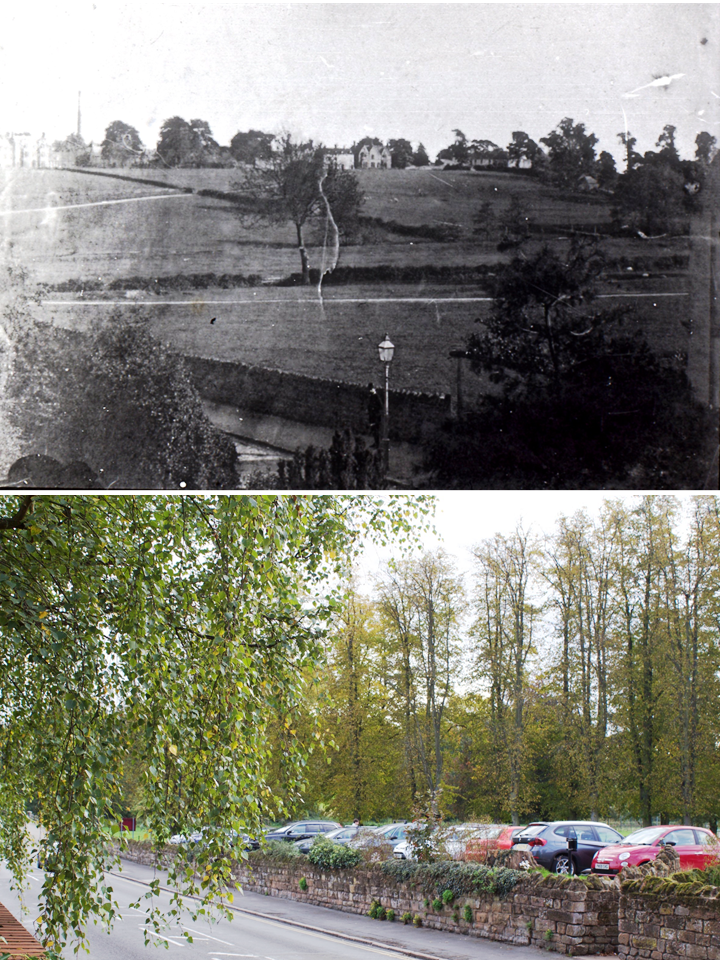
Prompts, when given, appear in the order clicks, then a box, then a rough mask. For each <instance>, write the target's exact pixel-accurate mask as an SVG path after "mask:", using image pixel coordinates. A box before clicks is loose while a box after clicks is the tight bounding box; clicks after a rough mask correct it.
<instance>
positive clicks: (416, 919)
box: [413, 913, 422, 927]
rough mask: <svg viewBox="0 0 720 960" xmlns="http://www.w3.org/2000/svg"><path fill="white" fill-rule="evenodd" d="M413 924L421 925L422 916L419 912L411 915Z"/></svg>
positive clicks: (415, 925)
mask: <svg viewBox="0 0 720 960" xmlns="http://www.w3.org/2000/svg"><path fill="white" fill-rule="evenodd" d="M413 926H414V927H421V926H422V917H421V916H420V914H419V913H416V914H415V916H414V917H413Z"/></svg>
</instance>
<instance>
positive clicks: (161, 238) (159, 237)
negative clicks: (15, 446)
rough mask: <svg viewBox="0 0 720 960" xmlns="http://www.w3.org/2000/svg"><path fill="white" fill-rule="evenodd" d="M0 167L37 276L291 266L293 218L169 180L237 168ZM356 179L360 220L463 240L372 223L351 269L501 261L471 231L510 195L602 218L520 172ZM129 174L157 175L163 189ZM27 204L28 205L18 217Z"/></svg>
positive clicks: (262, 271) (394, 173)
mask: <svg viewBox="0 0 720 960" xmlns="http://www.w3.org/2000/svg"><path fill="white" fill-rule="evenodd" d="M4 174H5V177H6V180H5V183H4V186H3V191H2V198H3V203H2V206H1V207H0V221H1V222H2V230H3V237H4V239H5V241H6V243H8V242H12V244H13V255H14V257H15V258H16V260H17V261H18V262H20V263H22V264H24V265H25V266H26V267H27V268H28V269H29V272H30V276H31V280H34V281H35V282H38V283H45V284H57V283H61V282H63V281H68V280H73V281H83V280H91V279H92V280H94V281H101V282H102V283H104V284H109V283H111V282H112V281H113V280H117V279H120V278H123V277H148V278H151V277H157V276H173V275H190V274H197V273H215V274H216V275H221V274H225V273H227V274H244V275H250V274H254V275H256V276H258V277H260V278H263V279H269V280H275V279H279V278H281V277H285V276H288V275H289V274H290V273H293V272H297V271H298V270H299V257H298V253H297V250H296V241H295V234H294V228H293V227H292V226H291V225H282V226H279V227H268V226H263V225H262V224H253V225H248V223H247V222H243V221H242V220H241V219H240V218H239V217H238V215H237V212H236V209H235V208H234V206H233V205H232V204H231V203H229V202H228V201H223V200H217V199H212V198H208V197H200V196H198V195H196V194H186V193H182V192H180V191H179V190H178V189H173V188H172V187H170V186H169V185H170V184H172V185H174V187H176V188H178V187H179V188H183V187H190V188H192V189H193V190H200V189H204V188H207V189H227V188H228V187H229V186H231V184H232V181H233V180H234V179H237V177H238V176H239V175H240V174H239V172H238V171H236V170H171V171H167V170H151V171H148V170H138V171H135V172H133V171H131V170H123V171H121V172H120V173H119V176H118V177H117V178H116V177H114V176H107V175H98V174H93V173H87V172H76V171H65V170H34V169H30V170H28V169H20V170H10V171H4ZM358 176H359V177H360V180H361V183H362V185H363V189H364V190H365V192H366V195H367V200H366V204H365V208H366V213H367V215H368V216H373V217H380V218H382V219H384V220H385V221H390V220H394V221H396V222H398V223H403V224H412V225H422V224H427V225H430V226H436V225H438V224H445V223H452V224H456V225H460V227H461V228H462V230H463V235H462V238H461V239H460V240H458V241H456V242H443V243H438V242H433V241H429V240H427V239H422V238H420V237H413V236H398V235H397V234H393V233H392V232H390V231H386V230H383V229H382V228H373V230H372V231H368V232H367V234H366V236H365V238H364V241H363V242H359V243H356V244H353V245H348V246H345V247H343V248H342V250H341V261H340V262H341V263H342V264H345V265H349V266H373V265H379V264H394V265H409V266H422V265H424V264H436V265H464V264H478V263H495V262H501V261H502V260H506V259H508V258H509V257H510V255H511V254H510V253H506V254H504V255H503V254H500V253H498V251H497V247H496V244H495V243H494V242H490V243H488V242H480V241H479V239H478V238H477V237H476V236H473V234H472V227H473V217H474V215H475V212H476V210H477V208H478V207H479V205H480V203H481V202H482V201H483V199H490V200H491V201H492V202H493V204H494V205H495V207H496V208H497V209H498V211H499V212H500V211H501V210H502V208H504V207H506V206H507V204H508V203H509V202H510V197H511V195H512V194H513V193H519V194H523V195H524V196H526V197H527V198H528V205H529V206H531V207H532V217H533V218H534V219H535V220H536V222H538V223H546V224H547V223H549V224H556V223H558V222H562V223H566V224H572V223H583V224H585V225H588V224H590V223H591V222H602V220H603V219H605V220H607V217H608V209H607V207H606V206H604V205H600V206H598V205H597V204H596V203H592V202H590V201H589V200H588V201H587V202H583V203H572V202H569V201H567V200H563V199H562V198H561V197H559V196H558V195H557V192H556V191H554V190H553V189H551V188H548V187H544V186H542V185H540V184H537V183H535V182H534V181H531V180H529V179H528V178H527V177H522V176H512V175H509V174H499V173H488V174H470V173H464V172H447V173H446V172H444V171H435V170H413V171H403V170H390V171H377V170H367V171H358ZM133 177H136V178H143V177H150V178H153V179H154V178H157V179H159V180H162V181H163V182H166V183H167V184H168V187H167V188H163V187H157V186H154V185H150V184H146V183H141V182H138V181H137V179H136V180H133ZM118 201H122V202H118ZM125 201H127V202H125ZM64 207H72V209H62V208H64ZM26 210H29V211H31V212H27V213H26V212H20V211H26ZM307 233H308V236H307V241H306V242H307V243H308V246H309V247H310V260H311V264H313V265H319V262H320V253H321V252H320V249H319V248H318V246H317V244H319V243H320V238H319V236H318V235H317V233H315V235H314V234H313V231H312V230H308V231H307ZM314 244H315V246H313V245H314ZM683 244H684V241H683V239H682V238H681V239H680V240H670V241H660V242H659V243H657V244H646V245H644V246H643V245H642V244H640V245H638V242H637V241H635V242H633V241H630V240H615V239H613V240H608V241H606V247H607V250H608V255H609V256H611V257H614V258H619V257H628V258H632V257H637V256H638V255H644V256H649V257H651V258H652V257H653V256H657V255H666V256H670V255H672V254H673V253H675V252H677V251H678V249H679V248H682V246H683Z"/></svg>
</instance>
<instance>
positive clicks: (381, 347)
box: [378, 334, 395, 474]
mask: <svg viewBox="0 0 720 960" xmlns="http://www.w3.org/2000/svg"><path fill="white" fill-rule="evenodd" d="M378 353H379V354H380V362H381V363H384V364H385V406H384V410H383V429H382V451H383V467H384V469H385V473H386V474H387V472H388V468H389V465H390V431H389V423H390V421H389V414H390V407H389V397H390V387H389V383H390V364H391V363H392V358H393V354H394V353H395V344H394V343H392V342H391V340H390V337H389V336H388V335H387V334H385V339H384V340H383V342H382V343H379V344H378Z"/></svg>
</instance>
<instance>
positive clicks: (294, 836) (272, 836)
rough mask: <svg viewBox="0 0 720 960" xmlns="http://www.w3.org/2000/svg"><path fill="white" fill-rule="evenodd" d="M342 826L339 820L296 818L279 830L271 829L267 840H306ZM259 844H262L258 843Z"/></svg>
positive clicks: (267, 834)
mask: <svg viewBox="0 0 720 960" xmlns="http://www.w3.org/2000/svg"><path fill="white" fill-rule="evenodd" d="M340 827H342V824H341V823H338V822H337V820H296V821H294V823H288V824H287V825H286V826H284V827H278V828H277V830H269V831H268V832H267V833H266V834H265V839H266V840H268V841H269V840H287V842H288V843H293V842H294V841H295V840H306V839H308V838H311V837H312V838H314V837H316V836H317V835H318V834H320V833H329V832H330V831H331V830H339V829H340ZM257 846H260V844H259V843H258V844H257Z"/></svg>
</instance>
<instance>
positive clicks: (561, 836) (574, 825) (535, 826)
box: [513, 820, 623, 873]
mask: <svg viewBox="0 0 720 960" xmlns="http://www.w3.org/2000/svg"><path fill="white" fill-rule="evenodd" d="M622 839H623V838H622V834H620V833H618V832H617V830H613V828H612V827H610V826H608V825H607V823H596V822H595V821H594V820H553V821H551V822H548V821H542V822H536V823H531V824H529V825H528V826H527V827H526V828H525V829H524V830H522V831H520V833H516V834H515V836H514V837H513V847H516V846H518V844H527V845H528V846H529V847H530V851H531V853H532V856H533V859H534V860H535V862H536V863H537V864H538V865H539V866H541V867H545V869H546V870H552V871H553V872H554V873H582V872H583V870H587V869H588V868H589V867H590V864H591V863H592V859H593V857H594V856H595V854H596V853H597V852H598V851H599V850H602V849H603V847H607V846H610V844H615V843H620V842H621V841H622ZM568 840H574V841H575V842H576V843H577V849H575V850H570V849H569V848H568Z"/></svg>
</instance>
